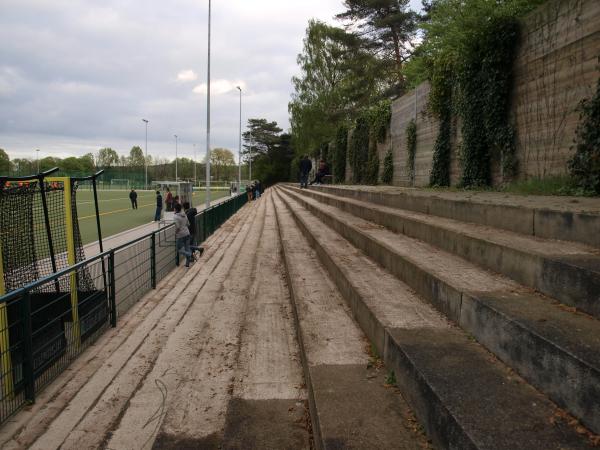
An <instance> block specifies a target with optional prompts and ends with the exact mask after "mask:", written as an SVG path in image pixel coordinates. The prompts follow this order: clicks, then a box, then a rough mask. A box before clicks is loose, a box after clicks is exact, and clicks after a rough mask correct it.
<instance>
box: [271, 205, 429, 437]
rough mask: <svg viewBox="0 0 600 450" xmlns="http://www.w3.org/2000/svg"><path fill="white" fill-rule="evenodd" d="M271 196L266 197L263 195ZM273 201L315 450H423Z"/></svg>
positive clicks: (337, 299)
mask: <svg viewBox="0 0 600 450" xmlns="http://www.w3.org/2000/svg"><path fill="white" fill-rule="evenodd" d="M269 196H271V194H269ZM272 197H273V202H274V207H275V210H276V212H277V219H278V224H279V233H280V236H281V239H280V242H281V248H282V253H283V259H284V264H285V267H286V273H287V279H288V286H289V289H290V292H291V297H292V304H293V306H294V308H293V310H294V317H295V320H296V329H297V333H298V341H299V343H300V348H301V353H302V360H303V366H304V373H305V378H306V381H307V385H308V391H309V405H310V411H311V420H312V424H313V427H312V429H313V436H314V443H315V447H316V448H317V449H338V448H352V449H375V448H381V449H388V448H389V449H391V448H396V449H423V448H428V444H427V439H426V437H425V436H423V434H422V433H421V432H419V431H418V427H417V426H416V420H415V419H413V418H412V413H411V411H410V409H409V408H408V406H407V405H406V402H405V401H404V399H403V398H402V397H401V396H400V394H399V393H398V392H395V391H394V390H393V389H390V388H386V387H385V386H384V383H385V373H384V370H383V369H380V368H377V367H373V366H370V365H369V364H370V358H369V355H368V354H367V352H366V347H368V341H367V340H366V338H365V336H364V334H363V333H362V332H361V330H360V328H359V327H358V325H357V324H356V322H355V321H354V320H352V317H351V315H352V312H351V311H350V310H349V308H348V306H347V305H346V304H345V303H344V300H343V298H342V296H341V295H340V293H339V292H338V290H337V289H336V288H335V285H334V284H333V282H332V281H331V280H330V279H329V277H328V276H327V274H326V272H325V271H324V269H323V267H322V266H321V264H320V263H319V261H318V258H317V256H316V254H315V253H314V250H312V249H311V248H310V246H309V244H308V241H307V240H306V239H305V238H304V236H303V235H302V232H301V231H300V230H299V229H298V227H297V225H296V223H295V222H294V220H293V218H292V216H291V215H290V213H289V212H288V211H287V209H286V208H285V206H284V205H283V203H282V202H281V200H280V199H279V198H275V197H276V196H272Z"/></svg>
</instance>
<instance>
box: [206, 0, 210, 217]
mask: <svg viewBox="0 0 600 450" xmlns="http://www.w3.org/2000/svg"><path fill="white" fill-rule="evenodd" d="M210 13H211V0H208V68H207V76H206V208H208V207H209V206H210Z"/></svg>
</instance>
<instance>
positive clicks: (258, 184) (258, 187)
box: [255, 180, 262, 198]
mask: <svg viewBox="0 0 600 450" xmlns="http://www.w3.org/2000/svg"><path fill="white" fill-rule="evenodd" d="M255 183H256V198H260V196H261V195H262V184H261V182H260V181H259V180H256V181H255Z"/></svg>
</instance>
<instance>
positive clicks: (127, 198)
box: [77, 192, 204, 205]
mask: <svg viewBox="0 0 600 450" xmlns="http://www.w3.org/2000/svg"><path fill="white" fill-rule="evenodd" d="M199 194H200V192H194V193H193V194H192V195H199ZM202 194H204V192H202ZM142 195H144V197H151V196H152V195H151V194H140V196H142ZM123 200H129V197H119V198H108V199H104V200H100V199H99V200H98V203H102V202H116V201H123ZM90 203H94V201H93V200H89V201H88V200H84V201H81V202H79V201H78V202H77V204H79V205H89V204H90Z"/></svg>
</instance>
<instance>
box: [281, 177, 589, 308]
mask: <svg viewBox="0 0 600 450" xmlns="http://www.w3.org/2000/svg"><path fill="white" fill-rule="evenodd" d="M290 188H291V189H294V190H295V191H296V192H302V193H303V194H304V195H308V196H310V197H312V198H314V199H316V200H318V201H320V202H322V203H325V204H328V205H331V206H335V207H336V208H339V209H342V210H343V211H346V212H349V213H350V214H353V215H355V216H358V217H361V218H363V219H365V220H369V221H371V222H374V223H377V224H378V225H382V226H384V227H386V228H388V229H390V230H392V231H394V232H396V233H403V234H405V235H407V236H410V237H412V238H415V239H420V240H422V241H424V242H428V243H429V244H431V245H433V246H435V247H438V248H441V249H443V250H445V251H447V252H450V253H454V254H456V255H458V256H461V257H462V258H465V259H467V260H469V261H471V262H473V263H475V264H478V265H480V266H482V267H484V268H486V269H488V270H492V271H495V272H498V273H501V274H503V275H506V276H508V277H509V278H512V279H513V280H516V281H518V282H519V283H521V284H523V285H525V286H528V287H531V288H534V289H537V290H538V291H540V292H542V293H544V294H546V295H549V296H551V297H553V298H555V299H557V300H559V301H560V302H562V303H565V304H567V305H570V306H574V307H576V308H578V309H581V310H582V311H584V312H587V313H588V314H592V315H595V316H596V317H600V250H598V249H597V248H594V247H590V246H586V245H583V244H577V243H573V242H567V241H557V240H549V239H540V238H536V237H534V236H527V235H523V234H519V233H515V232H512V231H506V230H502V229H500V228H493V227H490V226H486V225H480V224H476V223H470V222H461V221H458V220H454V219H447V218H443V217H439V216H432V215H429V214H425V213H419V212H413V211H407V210H402V209H398V208H391V207H386V206H381V205H379V204H376V203H371V202H365V201H361V200H355V199H351V198H348V197H344V196H339V195H332V194H327V193H325V192H320V191H317V190H313V189H299V188H296V187H290Z"/></svg>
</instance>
